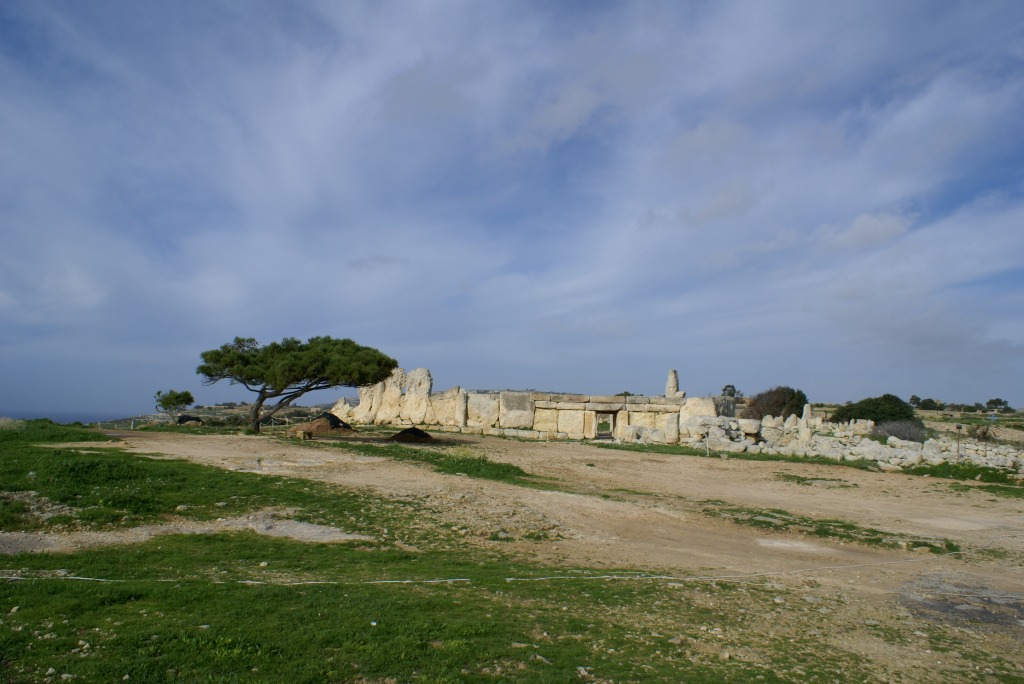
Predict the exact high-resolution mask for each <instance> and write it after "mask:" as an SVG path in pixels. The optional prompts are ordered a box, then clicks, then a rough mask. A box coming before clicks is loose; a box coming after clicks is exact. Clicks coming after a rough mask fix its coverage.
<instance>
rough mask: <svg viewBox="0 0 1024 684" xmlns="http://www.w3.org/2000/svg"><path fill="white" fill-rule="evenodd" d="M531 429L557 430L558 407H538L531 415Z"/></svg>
mask: <svg viewBox="0 0 1024 684" xmlns="http://www.w3.org/2000/svg"><path fill="white" fill-rule="evenodd" d="M533 429H534V430H539V431H541V432H558V409H546V408H538V409H537V410H536V412H535V413H534V417H533Z"/></svg>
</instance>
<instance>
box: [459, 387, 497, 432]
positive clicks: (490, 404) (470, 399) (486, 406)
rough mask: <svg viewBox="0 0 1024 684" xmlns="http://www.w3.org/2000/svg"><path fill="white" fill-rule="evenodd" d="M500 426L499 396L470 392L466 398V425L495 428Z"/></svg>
mask: <svg viewBox="0 0 1024 684" xmlns="http://www.w3.org/2000/svg"><path fill="white" fill-rule="evenodd" d="M497 424H498V395H497V394H482V393H479V392H470V393H468V394H467V397H466V425H472V426H474V427H488V428H490V427H494V426H495V425H497Z"/></svg>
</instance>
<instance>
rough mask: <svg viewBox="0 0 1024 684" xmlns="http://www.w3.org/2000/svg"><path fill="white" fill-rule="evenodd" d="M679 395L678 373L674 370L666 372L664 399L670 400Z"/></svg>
mask: <svg viewBox="0 0 1024 684" xmlns="http://www.w3.org/2000/svg"><path fill="white" fill-rule="evenodd" d="M678 395H679V373H677V372H675V371H674V370H670V371H669V372H668V379H667V380H666V381H665V398H667V399H672V398H675V397H676V396H678Z"/></svg>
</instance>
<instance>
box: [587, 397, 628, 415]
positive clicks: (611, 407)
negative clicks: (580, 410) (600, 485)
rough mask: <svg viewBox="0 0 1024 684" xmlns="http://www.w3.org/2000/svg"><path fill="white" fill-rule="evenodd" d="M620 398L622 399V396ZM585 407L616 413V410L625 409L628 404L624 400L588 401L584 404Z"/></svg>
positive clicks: (589, 409)
mask: <svg viewBox="0 0 1024 684" xmlns="http://www.w3.org/2000/svg"><path fill="white" fill-rule="evenodd" d="M593 398H594V397H591V399H593ZM602 398H604V399H608V398H609V397H602ZM620 399H621V397H620ZM584 407H585V408H586V409H587V410H588V411H601V412H602V413H614V412H616V411H621V410H623V409H624V408H625V407H626V405H625V404H624V403H623V402H621V401H617V402H601V403H597V402H593V401H591V402H587V403H586V404H584Z"/></svg>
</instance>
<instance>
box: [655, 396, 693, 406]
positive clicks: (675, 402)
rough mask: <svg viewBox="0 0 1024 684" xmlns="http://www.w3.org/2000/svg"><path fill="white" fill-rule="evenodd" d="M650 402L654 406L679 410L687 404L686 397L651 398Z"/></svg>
mask: <svg viewBox="0 0 1024 684" xmlns="http://www.w3.org/2000/svg"><path fill="white" fill-rule="evenodd" d="M650 400H651V403H652V404H660V405H662V406H675V407H677V408H678V407H680V406H682V405H683V404H685V403H686V398H685V397H650Z"/></svg>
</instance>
